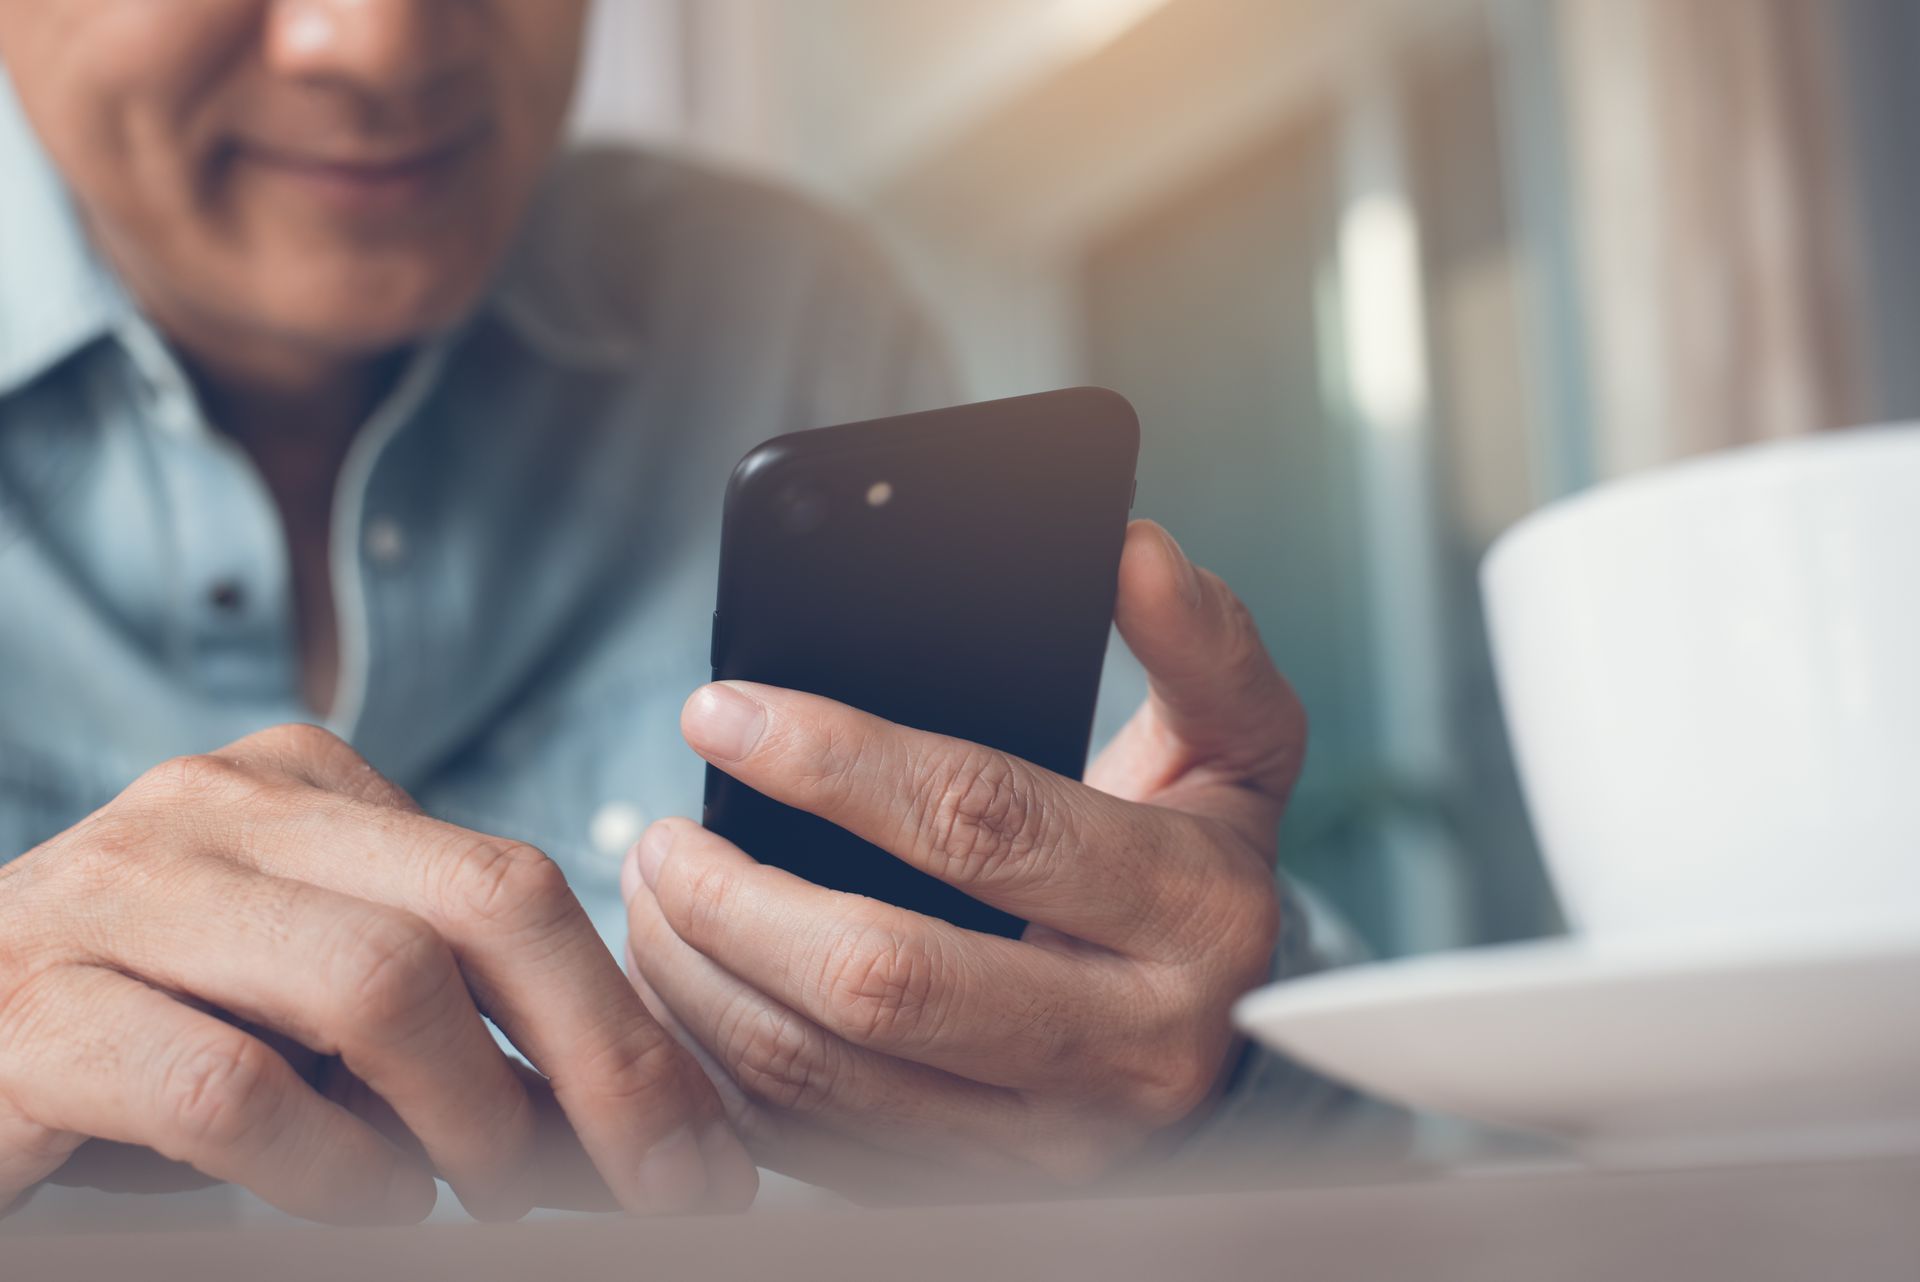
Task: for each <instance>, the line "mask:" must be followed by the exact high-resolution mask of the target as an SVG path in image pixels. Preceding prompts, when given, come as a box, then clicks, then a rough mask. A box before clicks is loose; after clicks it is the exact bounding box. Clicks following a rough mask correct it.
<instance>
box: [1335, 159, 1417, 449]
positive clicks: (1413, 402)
mask: <svg viewBox="0 0 1920 1282" xmlns="http://www.w3.org/2000/svg"><path fill="white" fill-rule="evenodd" d="M1340 293H1341V300H1340V302H1341V314H1342V316H1343V318H1344V322H1345V323H1344V329H1345V336H1344V337H1345V340H1346V341H1345V347H1346V363H1347V376H1348V381H1349V384H1350V388H1351V391H1352V395H1353V401H1354V408H1355V409H1357V410H1359V411H1360V413H1361V415H1362V416H1363V417H1364V418H1365V419H1366V420H1367V422H1368V423H1369V424H1371V425H1373V426H1375V427H1377V428H1382V429H1386V430H1390V431H1408V430H1411V429H1413V428H1414V427H1416V426H1417V425H1418V424H1419V423H1420V422H1421V420H1423V419H1424V418H1425V417H1426V414H1427V361H1426V333H1425V327H1424V325H1423V324H1422V319H1421V310H1422V301H1423V300H1422V296H1421V289H1420V240H1419V232H1418V231H1417V230H1416V229H1415V226H1414V220H1413V211H1412V210H1411V209H1409V208H1408V207H1407V203H1406V202H1405V201H1404V200H1400V199H1398V198H1395V197H1391V196H1385V195H1366V196H1361V197H1358V198H1357V199H1355V200H1354V201H1353V203H1351V204H1350V205H1348V206H1347V209H1346V212H1345V214H1344V215H1343V216H1342V217H1341V220H1340Z"/></svg>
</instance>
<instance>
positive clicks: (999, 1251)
mask: <svg viewBox="0 0 1920 1282" xmlns="http://www.w3.org/2000/svg"><path fill="white" fill-rule="evenodd" d="M1342 1178H1346V1179H1350V1180H1351V1179H1356V1178H1358V1177H1354V1176H1351V1175H1349V1176H1346V1177H1342ZM450 1277H451V1278H464V1279H474V1280H475V1282H482V1280H491V1279H502V1280H505V1279H513V1280H514V1282H522V1280H526V1279H532V1280H534V1282H572V1280H573V1279H586V1278H602V1277H604V1278H621V1279H627V1278H646V1279H654V1278H662V1279H666V1278H727V1279H756V1278H766V1279H777V1280H778V1282H816V1280H817V1282H850V1280H852V1279H863V1278H887V1279H895V1278H899V1279H929V1280H933V1282H937V1280H939V1279H947V1278H953V1279H968V1280H969V1282H984V1280H986V1279H995V1280H997V1279H1001V1278H1011V1277H1034V1278H1045V1279H1048V1282H1076V1280H1077V1279H1090V1280H1091V1279H1099V1280H1100V1282H1130V1280H1132V1279H1201V1278H1207V1279H1211V1278H1259V1279H1280V1278H1288V1279H1291V1278H1301V1279H1328V1280H1332V1282H1339V1280H1343V1279H1354V1280H1355V1282H1361V1280H1365V1282H1383V1280H1386V1279H1395V1278H1409V1279H1413V1278H1418V1279H1422V1280H1444V1279H1454V1278H1458V1279H1463V1280H1465V1279H1472V1280H1473V1282H1503V1280H1505V1279H1514V1280H1515V1282H1520V1280H1523V1279H1524V1280H1525V1282H1581V1280H1583V1279H1594V1280H1595V1282H1646V1280H1652V1279H1663V1278H1675V1279H1686V1280H1687V1282H1719V1280H1720V1279H1726V1280H1728V1282H1734V1280H1736V1279H1737V1280H1738V1282H1768V1280H1770V1279H1782V1280H1785V1279H1793V1280H1794V1282H1815V1280H1817V1282H1846V1280H1848V1279H1883V1278H1884V1279H1890V1280H1894V1282H1916V1279H1920V1156H1915V1157H1908V1158H1898V1159H1881V1160H1874V1161H1847V1162H1828V1163H1812V1162H1803V1163H1794V1164H1782V1165H1775V1166H1755V1167H1740V1168H1717V1169H1695V1170H1679V1171H1660V1172H1633V1173H1603V1172H1594V1171H1585V1170H1579V1169H1570V1168H1558V1169H1552V1168H1543V1169H1532V1170H1528V1169H1520V1168H1509V1169H1505V1170H1499V1171H1485V1172H1480V1173H1476V1174H1470V1175H1469V1174H1458V1173H1455V1174H1444V1173H1438V1174H1430V1175H1424V1176H1410V1175H1408V1174H1406V1173H1404V1172H1403V1173H1401V1174H1399V1175H1398V1176H1395V1177H1393V1178H1391V1179H1387V1180H1384V1181H1368V1180H1364V1179H1360V1180H1359V1182H1350V1183H1344V1184H1341V1183H1327V1182H1321V1183H1311V1182H1309V1183H1305V1184H1296V1185H1294V1186H1292V1187H1288V1188H1281V1189H1269V1190H1263V1191H1240V1192H1219V1191H1215V1192H1204V1193H1187V1194H1173V1195H1155V1196H1151V1197H1130V1198H1115V1199H1104V1200H1082V1201H1067V1202H1052V1203H1039V1204H1026V1205H1018V1206H968V1207H947V1208H921V1209H912V1210H891V1211H871V1210H857V1209H812V1210H761V1211H755V1212H753V1213H750V1214H748V1215H744V1216H732V1217H717V1218H680V1219H665V1220H652V1221H637V1220H623V1219H618V1218H596V1219H592V1220H582V1221H572V1222H560V1223H553V1222H548V1223H524V1224H519V1225H508V1226H483V1225H470V1224H462V1225H427V1226H423V1227H420V1228H414V1229H382V1230H341V1229H319V1228H255V1229H239V1230H221V1231H204V1230H202V1231H192V1232H169V1233H155V1232H94V1233H90V1234H86V1235H44V1234H31V1233H28V1234H22V1233H18V1232H13V1233H7V1234H4V1235H0V1278H4V1279H5V1282H40V1279H137V1280H138V1282H224V1280H225V1279H229V1278H233V1279H239V1278H264V1279H270V1280H271V1282H308V1280H310V1279H311V1280H313V1282H319V1280H321V1279H325V1280H327V1282H337V1280H339V1279H348V1280H350V1282H372V1280H375V1279H385V1278H398V1279H409V1280H410V1282H416V1280H418V1279H426V1278H436V1279H437V1278H450Z"/></svg>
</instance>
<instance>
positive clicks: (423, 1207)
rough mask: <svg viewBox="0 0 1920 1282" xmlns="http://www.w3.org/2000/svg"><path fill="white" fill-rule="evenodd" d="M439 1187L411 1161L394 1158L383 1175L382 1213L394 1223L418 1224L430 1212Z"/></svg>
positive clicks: (438, 1197)
mask: <svg viewBox="0 0 1920 1282" xmlns="http://www.w3.org/2000/svg"><path fill="white" fill-rule="evenodd" d="M439 1200H440V1188H439V1186H438V1185H436V1184H435V1183H434V1182H433V1176H432V1175H429V1174H428V1173H427V1172H426V1171H424V1170H422V1169H421V1168H420V1167H418V1166H416V1165H414V1164H413V1163H412V1162H395V1163H394V1165H393V1169H392V1171H390V1172H389V1173H388V1175H387V1197H386V1202H385V1205H384V1209H385V1211H386V1216H385V1217H384V1218H388V1219H391V1220H392V1221H393V1222H394V1223H396V1224H418V1223H419V1222H420V1221H421V1220H424V1219H426V1218H427V1216H429V1215H431V1214H433V1206H434V1203H435V1202H437V1201H439Z"/></svg>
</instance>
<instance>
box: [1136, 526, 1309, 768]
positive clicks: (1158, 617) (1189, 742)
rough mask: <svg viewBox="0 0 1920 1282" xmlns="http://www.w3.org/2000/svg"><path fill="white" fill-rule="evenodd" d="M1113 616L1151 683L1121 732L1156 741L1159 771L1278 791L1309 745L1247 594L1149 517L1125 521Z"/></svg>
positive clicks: (1297, 708) (1303, 715) (1295, 704)
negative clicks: (1189, 553)
mask: <svg viewBox="0 0 1920 1282" xmlns="http://www.w3.org/2000/svg"><path fill="white" fill-rule="evenodd" d="M1114 622H1115V623H1116V624H1118V625H1119V628H1120V635H1121V637H1122V638H1123V639H1124V640H1125V641H1126V643H1127V647H1128V649H1130V650H1132V651H1133V653H1134V657H1136V658H1138V659H1139V660H1140V663H1141V666H1142V667H1144V668H1145V669H1146V671H1147V678H1148V681H1149V683H1150V685H1151V690H1152V693H1151V696H1150V697H1149V699H1148V701H1147V704H1146V706H1145V707H1143V708H1142V709H1141V710H1140V713H1139V714H1138V715H1137V716H1136V717H1135V718H1134V721H1133V723H1132V724H1131V725H1129V726H1128V727H1127V730H1126V732H1125V735H1124V736H1123V737H1125V738H1128V739H1135V738H1136V737H1138V736H1143V735H1144V736H1147V737H1149V738H1150V739H1151V740H1153V741H1155V742H1156V744H1157V746H1158V747H1159V749H1160V751H1159V752H1157V753H1155V754H1153V755H1155V756H1157V757H1161V758H1163V760H1162V761H1161V762H1159V763H1157V764H1158V768H1159V769H1160V770H1164V771H1165V774H1164V776H1163V778H1164V780H1166V781H1171V779H1172V778H1174V777H1177V776H1179V775H1184V774H1188V773H1192V772H1196V771H1205V772H1206V773H1208V774H1211V775H1214V776H1216V777H1222V776H1224V778H1221V780H1220V781H1222V782H1233V783H1236V784H1239V785H1241V786H1243V787H1249V788H1252V789H1254V790H1256V791H1258V792H1260V793H1263V794H1265V795H1268V796H1272V797H1276V798H1281V799H1284V798H1285V797H1286V795H1287V793H1288V792H1289V791H1291V790H1292V788H1293V782H1294V779H1295V778H1297V777H1298V775H1299V773H1300V764H1301V760H1302V758H1303V756H1304V754H1305V749H1306V735H1307V723H1306V713H1305V711H1304V710H1303V709H1302V708H1301V706H1300V700H1299V698H1298V697H1297V696H1296V695H1295V694H1294V692H1293V687H1292V686H1290V685H1288V684H1287V680H1286V678H1285V677H1283V676H1281V675H1280V672H1279V670H1278V669H1277V668H1275V667H1274V664H1273V659H1272V658H1271V657H1270V656H1269V655H1268V654H1267V648H1266V646H1265V644H1264V643H1263V642H1262V641H1261V640H1260V632H1259V629H1258V628H1256V627H1255V626H1254V622H1253V616H1252V615H1251V614H1250V613H1249V612H1248V610H1247V607H1246V606H1245V604H1243V603H1242V602H1241V600H1240V598H1239V597H1237V596H1235V595H1234V594H1233V591H1232V590H1231V589H1230V588H1228V587H1227V585H1226V584H1225V583H1224V582H1222V581H1221V580H1220V578H1219V576H1218V575H1215V574H1212V573H1209V572H1208V571H1206V570H1203V569H1201V568H1199V567H1198V566H1196V565H1194V563H1193V562H1192V561H1190V560H1188V559H1187V555H1186V553H1185V552H1182V551H1181V550H1180V545H1179V544H1178V543H1176V542H1174V540H1173V536H1172V535H1171V534H1168V533H1167V532H1166V531H1165V530H1164V529H1162V528H1161V527H1160V526H1158V525H1156V524H1155V523H1153V522H1152V521H1135V522H1134V523H1133V524H1132V525H1131V526H1129V527H1128V529H1127V541H1126V546H1125V549H1124V550H1123V552H1122V553H1121V557H1120V591H1119V597H1118V599H1117V600H1116V602H1115V605H1114ZM1133 746H1135V747H1137V746H1138V745H1133ZM1129 755H1133V754H1129Z"/></svg>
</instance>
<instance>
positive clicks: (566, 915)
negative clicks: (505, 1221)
mask: <svg viewBox="0 0 1920 1282" xmlns="http://www.w3.org/2000/svg"><path fill="white" fill-rule="evenodd" d="M483 1015H484V1016H486V1017H488V1018H491V1019H492V1020H493V1021H494V1022H496V1023H497V1024H499V1025H500V1027H501V1028H502V1029H504V1030H505V1031H506V1032H507V1034H508V1035H509V1036H510V1037H512V1038H513V1040H514V1043H515V1044H516V1045H517V1046H519V1047H520V1048H522V1049H523V1050H525V1051H526V1052H527V1054H528V1056H529V1057H530V1058H531V1059H532V1060H533V1062H534V1065H535V1066H536V1067H537V1068H538V1069H539V1073H533V1072H530V1071H527V1070H525V1068H524V1066H519V1065H516V1063H515V1062H514V1061H513V1060H511V1059H509V1058H508V1057H507V1056H506V1055H505V1054H503V1053H502V1052H501V1050H500V1049H499V1048H498V1046H497V1045H496V1043H495V1042H494V1040H493V1037H492V1035H491V1034H490V1033H489V1032H488V1030H487V1027H486V1025H485V1023H484V1022H483V1020H482V1016H483ZM296 1066H298V1068H296ZM556 1131H561V1132H564V1135H561V1136H559V1137H558V1138H556V1135H555V1132H556ZM576 1134H577V1137H578V1138H577V1141H576V1140H575V1139H574V1136H575V1135H576ZM90 1138H91V1139H95V1140H97V1141H109V1142H111V1143H105V1144H103V1143H97V1142H96V1143H92V1144H89V1143H87V1142H86V1141H88V1140H89V1139H90ZM123 1146H138V1147H137V1148H127V1147H123ZM582 1146H584V1149H585V1153H584V1155H582V1154H581V1152H580V1149H581V1147H582ZM144 1150H153V1151H155V1152H157V1153H158V1154H159V1155H161V1156H162V1157H164V1158H166V1159H171V1160H172V1161H174V1162H181V1163H187V1164H189V1165H191V1166H192V1167H193V1168H195V1169H196V1170H198V1171H200V1172H202V1173H204V1174H205V1175H207V1176H211V1177H213V1178H215V1179H220V1180H230V1181H233V1182H234V1183H237V1184H242V1185H245V1186H246V1187H248V1188H250V1189H252V1190H253V1191H254V1192H255V1193H257V1194H259V1195H260V1196H261V1197H263V1198H265V1199H266V1200H267V1201H269V1202H271V1203H273V1204H274V1205H276V1206H278V1207H280V1208H282V1209H284V1210H286V1211H290V1212H292V1213H294V1214H296V1215H303V1216H307V1217H310V1218H314V1219H323V1220H339V1221H407V1220H415V1219H418V1218H420V1217H421V1216H423V1215H425V1214H426V1213H427V1211H428V1210H429V1209H430V1208H431V1206H432V1205H433V1196H434V1190H433V1181H432V1173H433V1172H438V1173H439V1174H441V1175H442V1176H444V1177H445V1178H446V1179H447V1180H448V1181H449V1182H450V1183H451V1184H452V1185H453V1187H454V1189H455V1190H456V1191H457V1192H458V1193H459V1195H460V1197H461V1200H462V1201H463V1202H465V1203H466V1205H467V1206H468V1207H469V1209H471V1210H473V1211H475V1213H476V1214H482V1215H486V1216H489V1217H509V1216H514V1215H518V1214H521V1213H524V1212H525V1211H526V1210H527V1209H529V1207H531V1206H532V1205H534V1203H535V1202H536V1201H544V1200H549V1199H550V1198H551V1197H552V1195H553V1190H552V1189H551V1188H550V1187H549V1186H548V1185H545V1184H543V1181H546V1180H550V1179H553V1178H558V1177H561V1176H563V1175H564V1176H574V1175H577V1174H579V1173H580V1172H583V1171H584V1172H586V1173H587V1175H588V1178H589V1179H591V1171H592V1170H597V1171H598V1175H599V1178H600V1179H601V1180H604V1183H605V1189H607V1190H611V1192H612V1194H613V1195H614V1197H615V1198H617V1200H618V1202H619V1204H621V1205H623V1206H625V1207H626V1208H627V1209H629V1210H635V1211H658V1210H671V1209H680V1208H683V1207H688V1206H692V1205H709V1206H738V1205H744V1203H745V1202H747V1201H749V1200H751V1198H752V1194H753V1189H754V1183H755V1177H754V1173H753V1167H752V1164H751V1162H750V1161H749V1160H748V1159H747V1157H746V1154H745V1151H744V1150H743V1149H742V1148H741V1146H740V1143H739V1141H738V1140H737V1139H736V1138H735V1137H734V1135H733V1133H732V1131H731V1130H730V1129H729V1128H728V1126H727V1124H726V1122H725V1121H724V1120H723V1116H722V1111H721V1107H720V1101H719V1099H718V1097H717V1096H716V1095H715V1093H714V1091H713V1089H712V1087H711V1086H710V1085H709V1083H708V1082H707V1081H706V1079H705V1077H704V1076H703V1074H702V1073H701V1071H700V1069H699V1067H698V1066H697V1065H696V1064H695V1063H694V1062H693V1061H692V1059H691V1058H689V1057H688V1056H687V1055H686V1054H685V1053H684V1052H683V1051H682V1050H681V1049H680V1048H679V1047H677V1046H676V1045H675V1044H674V1043H673V1040H672V1039H671V1038H670V1037H669V1036H668V1035H667V1034H666V1033H665V1032H664V1031H663V1030H662V1029H661V1028H660V1027H659V1025H658V1024H656V1023H655V1022H654V1021H653V1020H652V1019H651V1018H650V1017H649V1016H648V1015H647V1012H646V1010H645V1009H644V1007H643V1006H642V1004H641V1002H640V999H639V998H638V997H637V996H636V995H635V993H634V991H633V989H632V987H631V986H630V985H629V984H628V983H627V982H626V980H625V979H624V978H623V977H622V976H621V974H620V968H619V966H618V964H617V963H616V962H615V961H614V959H613V958H612V957H611V956H610V955H608V953H607V951H606V949H605V947H604V946H603V945H602V944H601V942H600V940H599V937H598V936H597V935H596V934H595V933H594V930H593V927H592V925H591V924H590V923H589V921H588V919H587V915H586V913H585V911H584V910H583V909H582V908H581V907H580V905H579V903H578V902H577V901H576V900H575V899H574V897H573V894H572V892H571V891H569V890H568V888H567V884H566V881H565V880H564V878H563V877H562V876H561V873H560V871H559V869H558V868H557V867H556V866H555V865H554V864H553V863H552V862H550V861H549V860H548V859H547V858H546V857H545V856H544V855H542V854H541V853H540V852H539V851H537V850H534V849H532V848H531V847H528V846H524V845H520V844H517V843H514V842H509V841H502V840H499V839H496V838H493V837H487V836H483V835H481V834H479V833H474V832H468V831H465V830H463V829H460V828H456V827H453V826H451V825H449V824H444V823H439V822H436V821H434V820H432V819H428V818H426V817H425V816H423V815H422V814H420V813H419V810H418V808H417V807H415V806H414V804H413V803H412V801H411V800H410V799H409V798H408V797H407V796H406V794H405V793H403V792H401V791H400V790H399V789H398V788H396V787H394V786H393V785H392V784H390V783H388V782H387V781H386V780H385V779H383V778H382V777H381V776H380V775H379V774H378V773H376V772H375V771H374V769H373V768H372V767H371V766H369V765H367V764H366V762H364V761H362V760H361V759H360V757H359V756H358V755H356V754H355V753H354V752H353V750H352V749H351V748H349V747H348V746H347V745H346V744H344V743H342V742H341V741H340V740H338V739H336V738H334V737H333V736H332V735H330V734H328V733H326V732H325V731H323V730H318V729H315V728H313V727H310V726H287V727H282V728H279V729H275V730H269V731H265V732H262V733H260V734H257V735H253V736H251V737H249V738H247V739H243V740H241V741H240V742H238V743H236V744H234V745H232V746H231V747H229V748H225V749H223V750H221V751H219V752H216V753H212V754H210V755H207V756H201V757H187V758H182V759H179V760H175V761H170V762H167V763H166V764H164V765H162V766H159V767H156V768H155V769H153V770H152V771H149V772H148V773H147V774H146V775H145V776H143V777H142V778H141V779H139V780H138V781H137V782H135V783H134V784H133V785H132V786H131V787H129V788H128V789H127V790H126V791H125V792H124V793H122V794H121V795H120V796H119V797H118V798H117V799H115V800H114V801H113V802H112V803H111V804H109V805H108V806H106V807H105V808H103V809H102V810H100V811H99V812H97V813H96V814H94V815H92V816H91V817H89V818H88V819H87V820H85V821H84V822H82V823H81V824H79V825H77V826H76V827H74V828H72V829H69V830H68V831H67V832H65V833H62V834H61V835H60V836H58V837H55V838H54V839H53V840H51V841H49V842H47V843H46V844H45V845H43V846H40V847H38V848H36V849H35V850H33V851H31V852H30V853H28V854H26V855H24V856H22V857H21V858H20V859H18V860H16V861H14V862H13V863H12V864H9V865H7V866H6V867H5V868H4V869H0V1209H3V1208H4V1207H5V1206H6V1205H7V1204H8V1203H10V1202H12V1201H14V1200H15V1198H17V1197H18V1196H19V1195H20V1194H21V1193H22V1192H24V1191H26V1190H27V1189H30V1188H31V1187H33V1186H34V1185H35V1184H37V1183H39V1182H40V1181H42V1180H45V1179H47V1178H48V1177H49V1176H53V1177H54V1178H56V1179H58V1180H60V1181H61V1182H101V1183H108V1184H124V1183H126V1182H127V1180H128V1178H129V1177H128V1175H127V1174H126V1168H127V1167H128V1166H133V1167H145V1168H153V1167H156V1166H159V1165H162V1163H160V1161H159V1159H157V1158H155V1157H154V1156H153V1154H152V1153H146V1152H144ZM103 1152H104V1153H106V1154H110V1155H113V1156H114V1157H116V1158H118V1159H120V1160H118V1161H116V1162H103V1161H102V1160H101V1155H102V1153H103ZM589 1157H590V1159H591V1167H588V1164H587V1161H586V1158H589ZM103 1166H109V1167H118V1168H120V1169H119V1170H118V1171H115V1170H102V1169H101V1168H102V1167H103ZM63 1168H64V1169H63ZM594 1192H597V1193H599V1194H600V1196H603V1197H604V1195H605V1192H604V1190H600V1189H597V1188H596V1189H594V1190H592V1191H591V1192H587V1193H586V1196H589V1197H591V1196H592V1195H593V1193H594ZM582 1193H583V1190H582V1189H580V1188H578V1187H574V1188H570V1189H567V1190H564V1191H563V1196H564V1197H567V1198H576V1197H579V1196H581V1195H582Z"/></svg>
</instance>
